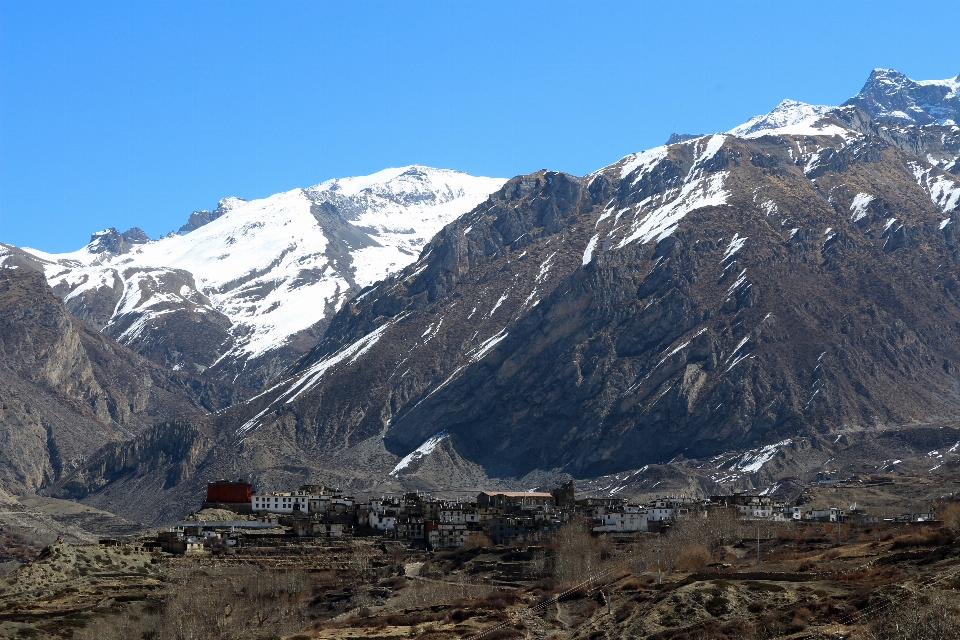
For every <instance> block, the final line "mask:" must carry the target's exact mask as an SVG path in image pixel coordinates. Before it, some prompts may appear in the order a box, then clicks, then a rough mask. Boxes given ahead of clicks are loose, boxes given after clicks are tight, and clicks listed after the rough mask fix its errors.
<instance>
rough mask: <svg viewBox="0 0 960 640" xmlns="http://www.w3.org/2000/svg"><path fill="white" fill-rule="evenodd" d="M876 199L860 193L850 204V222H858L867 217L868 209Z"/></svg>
mask: <svg viewBox="0 0 960 640" xmlns="http://www.w3.org/2000/svg"><path fill="white" fill-rule="evenodd" d="M873 200H874V198H873V196H871V195H870V194H867V193H858V194H857V195H856V197H855V198H854V199H853V202H852V203H851V204H850V211H851V212H852V213H851V214H850V221H851V222H856V221H857V220H860V219H862V218H865V217H867V207H868V206H869V205H870V203H871V202H873Z"/></svg>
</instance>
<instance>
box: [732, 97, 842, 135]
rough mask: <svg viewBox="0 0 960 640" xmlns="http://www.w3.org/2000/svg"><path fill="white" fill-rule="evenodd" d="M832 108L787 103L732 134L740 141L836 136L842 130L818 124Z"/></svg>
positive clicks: (752, 120) (747, 123)
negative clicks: (794, 136) (802, 136)
mask: <svg viewBox="0 0 960 640" xmlns="http://www.w3.org/2000/svg"><path fill="white" fill-rule="evenodd" d="M831 108H832V107H829V106H825V105H819V104H807V103H805V102H797V101H796V100H789V99H788V100H784V101H783V102H781V103H780V104H778V105H777V106H776V107H775V108H774V110H773V111H771V112H770V113H767V114H764V115H759V116H754V117H752V118H750V119H749V120H747V121H746V122H744V123H743V124H741V125H739V126H736V127H734V128H733V129H731V130H730V131H729V133H730V134H731V135H734V136H737V137H739V138H758V137H760V136H764V135H781V134H783V135H836V134H838V133H839V134H841V135H842V131H839V129H840V128H839V127H836V126H832V125H829V124H818V123H819V121H820V120H821V118H822V117H823V116H824V115H825V114H826V113H827V112H828V111H830V109H831Z"/></svg>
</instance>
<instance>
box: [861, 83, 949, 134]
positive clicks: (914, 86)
mask: <svg viewBox="0 0 960 640" xmlns="http://www.w3.org/2000/svg"><path fill="white" fill-rule="evenodd" d="M844 105H852V106H857V107H860V108H861V109H863V110H864V111H866V112H867V113H868V114H870V116H871V117H872V118H874V119H876V120H892V121H895V122H904V123H907V124H921V125H923V124H942V125H955V124H957V123H958V122H960V75H957V76H956V77H955V78H947V79H946V80H911V79H910V78H908V77H907V76H905V75H903V74H902V73H900V72H899V71H894V70H893V69H874V70H873V72H872V73H871V74H870V78H869V79H867V83H866V84H865V85H863V89H861V90H860V93H858V94H857V95H855V96H854V97H852V98H850V99H849V100H847V101H846V102H845V103H844Z"/></svg>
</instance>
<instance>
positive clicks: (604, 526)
mask: <svg viewBox="0 0 960 640" xmlns="http://www.w3.org/2000/svg"><path fill="white" fill-rule="evenodd" d="M593 530H594V531H598V532H600V531H609V532H617V533H620V532H628V531H647V530H648V529H647V512H646V511H642V512H639V511H635V512H632V513H631V512H617V513H607V514H605V515H604V516H603V518H602V519H601V524H600V525H599V526H596V527H594V528H593Z"/></svg>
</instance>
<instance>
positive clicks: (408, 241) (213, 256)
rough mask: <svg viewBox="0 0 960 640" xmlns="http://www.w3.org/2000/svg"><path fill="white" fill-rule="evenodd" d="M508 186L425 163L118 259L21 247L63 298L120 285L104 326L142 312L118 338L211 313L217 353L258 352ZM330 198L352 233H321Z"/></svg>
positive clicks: (265, 203) (242, 205)
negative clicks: (222, 335) (223, 344)
mask: <svg viewBox="0 0 960 640" xmlns="http://www.w3.org/2000/svg"><path fill="white" fill-rule="evenodd" d="M504 182H505V180H503V179H499V178H485V177H475V176H470V175H467V174H465V173H461V172H458V171H452V170H446V169H432V168H429V167H423V166H409V167H400V168H395V169H386V170H384V171H380V172H378V173H375V174H372V175H369V176H362V177H355V178H343V179H336V180H328V181H326V182H323V183H321V184H318V185H316V186H313V187H309V188H307V189H294V190H292V191H287V192H285V193H278V194H276V195H272V196H270V197H267V198H263V199H260V200H252V201H249V202H246V201H243V200H240V199H237V198H233V199H229V200H225V201H222V204H224V205H227V206H223V207H222V208H223V209H228V211H227V212H226V213H225V214H224V215H222V216H221V217H219V218H217V219H216V220H213V221H212V222H210V223H208V224H206V225H204V226H202V227H200V228H199V229H196V230H194V231H192V232H190V233H187V234H185V235H171V236H168V237H165V238H162V239H160V240H154V241H150V242H147V243H145V244H140V245H134V246H133V248H132V250H131V251H130V252H129V253H126V254H122V255H116V254H113V253H110V252H106V251H101V252H99V253H94V252H93V251H92V250H91V247H94V245H95V243H91V245H88V246H87V247H84V248H82V249H80V250H78V251H74V252H72V253H65V254H50V253H45V252H43V251H38V250H35V249H25V251H27V252H29V253H31V254H33V255H35V256H36V257H38V258H40V259H41V260H42V261H44V263H45V264H44V268H45V272H46V276H47V279H48V281H49V282H50V284H51V286H56V285H58V284H61V283H63V284H65V285H66V288H67V289H69V293H68V294H67V295H66V299H67V300H70V299H71V298H74V297H76V296H80V295H82V294H84V292H87V291H89V290H91V289H98V288H100V287H114V286H119V287H121V288H122V291H123V293H122V296H121V299H120V301H119V303H118V304H117V305H116V308H115V310H114V313H113V317H112V318H111V320H110V323H109V324H108V327H109V326H110V325H111V324H115V323H117V322H119V321H121V320H122V319H123V318H124V316H129V314H135V316H134V317H136V320H135V321H134V322H133V324H132V325H131V326H130V327H128V328H126V330H125V331H124V333H123V335H122V336H121V341H122V342H127V343H129V342H130V341H132V340H135V339H136V337H137V336H138V335H139V334H140V332H142V331H143V329H144V328H145V327H146V326H148V325H149V323H150V321H151V319H152V318H155V317H157V316H159V315H162V314H164V313H170V312H172V311H174V310H176V309H179V308H184V307H188V308H192V309H194V310H195V311H198V312H200V313H203V312H206V311H213V310H215V311H218V312H220V313H222V314H224V315H225V316H226V317H227V318H228V319H229V320H230V322H231V323H232V324H233V328H232V333H233V335H234V336H235V343H234V345H233V347H232V349H230V350H229V351H227V352H226V353H224V354H223V355H222V356H221V358H223V357H227V356H234V357H247V358H251V357H256V356H259V355H262V354H264V353H267V352H269V351H271V350H273V349H276V348H278V347H280V346H282V345H283V343H284V342H285V341H286V340H287V338H288V337H289V336H291V335H293V334H295V333H297V332H299V331H302V330H304V329H307V328H309V327H310V326H312V325H313V324H315V323H316V322H318V321H319V320H322V319H323V318H324V317H325V315H326V314H329V313H330V310H334V311H335V310H337V309H339V308H340V307H342V306H343V304H344V303H345V302H346V301H347V300H349V299H350V298H351V297H352V296H353V295H354V294H355V293H356V291H357V290H358V289H359V288H362V287H365V286H367V285H370V284H372V283H373V282H375V281H377V280H380V279H382V278H383V277H385V276H386V275H388V274H390V273H392V272H394V271H397V270H399V269H402V268H403V267H405V266H407V265H408V264H410V263H412V262H414V261H415V260H416V259H417V256H418V254H419V253H420V250H421V249H422V248H423V246H424V245H425V244H426V242H427V241H429V239H430V238H431V237H432V236H433V235H434V234H435V233H437V232H438V231H439V230H440V229H441V228H442V227H443V226H444V225H446V224H447V223H449V222H451V221H452V220H453V219H455V218H456V217H458V216H460V215H462V214H464V213H466V212H468V211H470V210H471V209H472V208H474V207H475V206H476V205H478V204H480V203H481V202H483V200H484V199H486V198H487V197H488V196H489V195H490V194H491V193H493V192H495V191H496V190H498V189H499V188H500V187H501V186H502V185H503V183H504ZM324 204H331V205H334V206H336V207H337V210H338V211H340V212H342V213H343V216H342V219H340V220H338V221H335V222H336V223H337V224H340V225H341V226H342V227H343V228H345V229H346V231H347V232H346V233H344V232H343V230H342V229H341V230H340V231H338V230H337V229H336V228H332V229H325V228H324V225H322V224H321V221H319V220H318V218H317V217H316V216H315V215H314V212H313V211H311V208H312V207H313V208H314V211H315V210H316V209H317V208H318V207H319V206H320V205H324ZM328 226H336V224H334V225H328ZM354 245H362V246H354ZM344 249H345V251H344ZM344 253H346V254H347V255H346V257H345V256H344ZM171 283H173V286H171ZM178 285H179V286H178ZM129 319H130V318H129V317H127V318H126V322H129Z"/></svg>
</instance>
